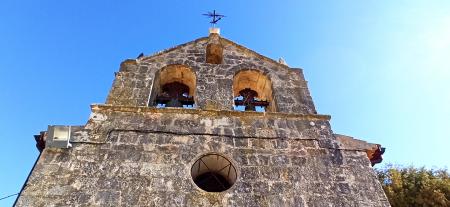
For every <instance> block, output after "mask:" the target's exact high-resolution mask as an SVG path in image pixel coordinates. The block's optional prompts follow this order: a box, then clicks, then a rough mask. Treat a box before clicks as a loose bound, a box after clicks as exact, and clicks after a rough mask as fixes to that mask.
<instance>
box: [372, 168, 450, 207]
mask: <svg viewBox="0 0 450 207" xmlns="http://www.w3.org/2000/svg"><path fill="white" fill-rule="evenodd" d="M375 170H376V172H377V175H378V179H379V180H380V182H381V185H382V186H383V189H384V192H385V193H386V196H387V197H388V199H389V203H391V205H392V206H393V207H403V206H433V207H434V206H443V207H449V206H450V178H449V173H448V172H447V170H444V169H438V170H428V169H425V168H424V167H422V168H414V167H412V166H411V167H396V166H392V165H387V166H386V167H384V168H383V169H375Z"/></svg>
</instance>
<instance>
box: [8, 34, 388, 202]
mask: <svg viewBox="0 0 450 207" xmlns="http://www.w3.org/2000/svg"><path fill="white" fill-rule="evenodd" d="M91 110H92V113H91V116H90V117H89V120H88V121H87V123H86V124H85V125H84V126H49V129H48V130H47V131H45V132H41V134H40V135H36V136H35V138H36V141H37V146H38V149H40V150H41V154H40V156H39V158H38V160H37V162H36V164H35V166H34V168H33V170H32V172H31V174H30V176H29V178H28V179H27V181H26V183H25V185H24V188H23V189H22V191H21V193H20V195H19V197H18V199H17V201H16V206H389V203H388V201H387V198H386V196H385V194H384V192H383V190H382V188H381V185H380V184H379V182H378V181H377V178H376V175H375V173H374V171H373V169H372V166H371V165H373V164H376V163H378V162H381V154H382V153H383V152H384V149H383V148H381V147H380V145H377V144H370V143H367V142H364V141H362V140H357V139H354V138H352V137H349V136H344V135H338V134H334V133H333V131H332V129H331V126H330V123H329V120H330V116H328V115H320V114H318V113H317V112H316V109H315V107H314V104H313V101H312V98H311V96H310V93H309V90H308V87H307V82H306V80H305V78H304V76H303V72H302V69H299V68H290V67H289V66H287V65H286V64H285V63H284V62H283V61H274V60H272V59H269V58H267V57H264V56H262V55H260V54H258V53H256V52H254V51H252V50H250V49H248V48H245V47H243V46H241V45H238V44H236V43H234V42H232V41H230V40H228V39H225V38H223V37H221V36H220V35H219V33H218V31H217V29H213V30H211V31H210V35H209V36H208V37H204V38H200V39H197V40H194V41H192V42H188V43H186V44H182V45H179V46H177V47H174V48H171V49H167V50H164V51H162V52H159V53H157V54H154V55H151V56H140V57H138V58H137V59H128V60H125V61H124V62H122V63H121V66H120V69H119V71H118V72H117V73H115V80H114V82H113V85H112V88H111V90H110V92H109V95H108V98H107V100H106V103H105V104H93V105H92V106H91Z"/></svg>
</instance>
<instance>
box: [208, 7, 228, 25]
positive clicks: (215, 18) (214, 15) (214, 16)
mask: <svg viewBox="0 0 450 207" xmlns="http://www.w3.org/2000/svg"><path fill="white" fill-rule="evenodd" d="M203 15H205V16H207V17H208V18H212V20H211V21H210V22H209V23H211V24H212V25H213V27H216V24H217V22H218V21H219V20H221V19H222V17H225V16H224V15H221V14H219V13H216V10H213V12H208V13H207V14H203Z"/></svg>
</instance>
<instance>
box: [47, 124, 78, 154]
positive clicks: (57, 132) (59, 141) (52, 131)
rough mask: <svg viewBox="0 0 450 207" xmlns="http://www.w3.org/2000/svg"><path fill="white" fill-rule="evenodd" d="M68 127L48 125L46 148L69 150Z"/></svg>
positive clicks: (69, 128)
mask: <svg viewBox="0 0 450 207" xmlns="http://www.w3.org/2000/svg"><path fill="white" fill-rule="evenodd" d="M70 132H71V127H70V126H60V125H53V126H51V125H49V126H48V130H47V133H48V134H47V140H46V147H54V148H69V147H72V145H71V144H70V142H69V141H70V134H71V133H70Z"/></svg>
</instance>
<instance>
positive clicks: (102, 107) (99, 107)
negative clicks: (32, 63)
mask: <svg viewBox="0 0 450 207" xmlns="http://www.w3.org/2000/svg"><path fill="white" fill-rule="evenodd" d="M91 110H92V112H96V113H101V112H128V113H142V114H152V113H165V114H192V115H200V116H227V117H242V118H290V119H300V120H311V121H329V120H330V119H331V116H330V115H322V114H292V113H278V112H252V111H245V112H244V111H231V110H230V111H228V110H210V109H185V108H155V107H144V106H117V105H110V104H92V105H91Z"/></svg>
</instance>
